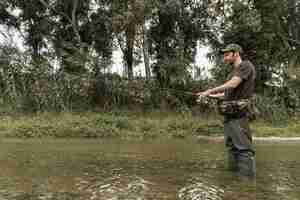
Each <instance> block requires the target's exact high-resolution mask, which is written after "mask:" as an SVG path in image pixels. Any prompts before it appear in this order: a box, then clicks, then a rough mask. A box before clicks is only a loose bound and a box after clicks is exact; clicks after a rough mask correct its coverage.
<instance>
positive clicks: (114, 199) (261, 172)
mask: <svg viewBox="0 0 300 200" xmlns="http://www.w3.org/2000/svg"><path fill="white" fill-rule="evenodd" d="M299 144H300V143H295V142H294V143H284V144H282V143H265V144H262V143H259V144H256V145H255V146H256V150H257V157H256V159H257V161H256V162H257V177H256V179H255V180H247V179H243V178H240V177H237V176H235V175H234V174H232V173H231V172H228V171H227V170H226V165H225V160H224V159H225V156H224V146H223V143H222V142H199V141H193V140H173V139H169V140H151V141H124V140H123V141H122V140H74V139H72V140H26V141H22V140H3V141H2V142H1V145H0V199H1V200H6V199H7V200H11V199H14V200H98V199H99V200H150V199H151V200H152V199H153V200H164V199H165V200H177V199H178V200H204V199H205V200H235V199H236V200H253V199H259V200H260V199H261V200H299V199H300V159H299V155H300V148H299Z"/></svg>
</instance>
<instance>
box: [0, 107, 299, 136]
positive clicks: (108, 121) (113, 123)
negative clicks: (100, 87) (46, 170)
mask: <svg viewBox="0 0 300 200" xmlns="http://www.w3.org/2000/svg"><path fill="white" fill-rule="evenodd" d="M0 121H1V123H0V135H1V136H2V137H12V138H47V137H49V138H114V137H116V138H122V139H145V138H160V137H164V138H186V137H190V136H198V135H209V136H218V135H223V125H222V118H221V117H220V116H217V115H211V116H209V117H200V116H192V115H191V114H188V113H185V114H182V113H171V112H160V111H152V112H149V113H145V112H132V111H115V112H98V113H97V112H83V113H70V112H66V113H40V114H35V115H22V116H2V117H1V120H0ZM251 128H252V130H253V131H254V136H257V137H263V136H283V137H291V136H293V137H295V136H300V134H298V132H299V130H300V123H299V120H297V119H292V120H290V121H289V123H288V124H286V125H281V126H280V127H279V126H274V125H272V124H270V123H267V122H264V121H256V122H253V123H251Z"/></svg>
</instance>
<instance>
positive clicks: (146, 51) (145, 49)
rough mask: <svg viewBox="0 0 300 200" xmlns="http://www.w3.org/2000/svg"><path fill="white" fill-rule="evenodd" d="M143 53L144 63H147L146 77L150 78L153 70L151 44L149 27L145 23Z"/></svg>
mask: <svg viewBox="0 0 300 200" xmlns="http://www.w3.org/2000/svg"><path fill="white" fill-rule="evenodd" d="M142 29H143V54H144V64H145V72H146V79H147V80H150V77H151V72H150V62H149V61H150V59H149V44H148V40H147V27H146V25H145V23H144V24H143V27H142Z"/></svg>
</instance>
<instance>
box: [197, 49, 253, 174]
mask: <svg viewBox="0 0 300 200" xmlns="http://www.w3.org/2000/svg"><path fill="white" fill-rule="evenodd" d="M242 52H243V50H242V48H241V46H239V45H238V44H229V45H227V46H226V47H225V49H223V50H222V53H223V61H224V63H226V64H229V65H231V66H232V67H233V69H232V75H231V78H230V79H229V80H228V81H226V82H225V83H224V84H222V85H220V86H218V87H215V88H211V89H208V90H206V91H204V92H200V93H198V95H199V97H200V98H201V97H203V96H206V97H213V98H222V99H223V102H224V103H223V104H222V105H223V108H224V107H225V111H224V113H223V115H224V138H225V146H226V149H227V151H228V167H229V169H230V170H233V171H236V172H238V174H240V175H243V176H251V177H254V176H255V158H254V156H255V151H254V149H253V146H252V135H251V133H250V129H249V123H248V115H247V111H246V110H243V109H237V111H236V112H235V113H231V112H227V111H226V109H227V108H226V106H227V105H231V106H232V102H233V103H234V104H236V107H237V106H238V105H242V102H249V101H247V100H249V99H250V98H251V97H252V95H253V93H254V87H255V77H256V72H255V68H254V66H253V64H252V63H251V62H250V61H243V60H242V57H241V54H242ZM245 100H246V101H245ZM226 102H230V104H226ZM227 110H232V109H227Z"/></svg>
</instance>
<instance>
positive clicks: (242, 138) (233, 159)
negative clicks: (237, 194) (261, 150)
mask: <svg viewBox="0 0 300 200" xmlns="http://www.w3.org/2000/svg"><path fill="white" fill-rule="evenodd" d="M242 107H243V108H244V106H242ZM229 110H231V109H229ZM223 115H224V139H225V146H226V149H227V163H228V169H229V170H231V171H235V172H237V173H238V174H240V175H242V176H249V177H255V174H256V169H255V168H256V167H255V159H254V156H255V151H254V148H253V145H252V134H251V131H250V127H249V120H248V117H247V113H246V112H244V111H243V110H239V109H237V111H236V112H235V113H233V112H230V113H228V114H226V113H223Z"/></svg>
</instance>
